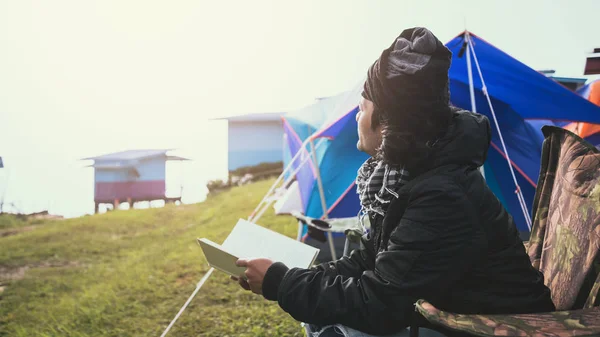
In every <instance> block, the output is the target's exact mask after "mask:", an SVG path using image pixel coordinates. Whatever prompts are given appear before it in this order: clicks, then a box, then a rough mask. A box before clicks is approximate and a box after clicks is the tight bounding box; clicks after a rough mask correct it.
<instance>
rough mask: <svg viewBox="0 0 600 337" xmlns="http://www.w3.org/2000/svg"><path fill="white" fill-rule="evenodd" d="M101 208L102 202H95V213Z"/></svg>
mask: <svg viewBox="0 0 600 337" xmlns="http://www.w3.org/2000/svg"><path fill="white" fill-rule="evenodd" d="M99 210H100V203H99V202H94V214H98V211H99Z"/></svg>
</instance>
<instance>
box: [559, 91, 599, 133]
mask: <svg viewBox="0 0 600 337" xmlns="http://www.w3.org/2000/svg"><path fill="white" fill-rule="evenodd" d="M588 100H589V101H590V102H592V103H594V104H596V105H598V106H600V81H595V82H593V83H592V84H591V88H590V95H589V97H588ZM565 129H567V130H569V131H571V132H573V133H575V134H577V135H578V136H579V137H581V138H586V137H589V136H591V135H593V134H595V133H598V132H600V124H590V123H571V124H568V125H566V126H565Z"/></svg>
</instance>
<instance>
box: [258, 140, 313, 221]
mask: <svg viewBox="0 0 600 337" xmlns="http://www.w3.org/2000/svg"><path fill="white" fill-rule="evenodd" d="M308 141H309V140H308V139H307V140H305V141H304V143H302V146H301V147H300V150H299V151H298V152H297V153H296V154H295V155H294V157H292V159H291V160H290V162H289V164H288V165H287V167H285V169H284V170H283V172H281V174H280V175H279V177H277V179H276V180H275V182H274V183H273V185H271V188H270V189H269V191H268V192H267V193H266V194H265V196H264V198H263V199H262V200H261V201H260V202H259V203H258V205H256V208H254V211H253V212H252V214H251V215H250V216H249V217H248V221H250V222H254V221H255V219H254V218H255V217H256V216H255V215H256V214H257V213H258V212H259V209H260V207H261V206H262V205H263V203H265V202H266V200H267V198H268V197H269V195H271V193H272V192H273V190H275V186H277V184H279V182H281V180H282V179H283V178H284V176H285V174H286V173H287V172H288V171H290V170H291V169H292V168H293V166H294V163H295V162H296V160H297V159H298V158H299V157H300V155H301V152H302V151H303V150H304V149H305V147H306V144H307V143H308ZM311 142H312V141H311ZM321 143H322V142H319V143H318V144H317V146H319V145H321ZM303 163H304V162H303ZM301 166H302V164H300V165H298V167H301ZM267 207H268V206H267Z"/></svg>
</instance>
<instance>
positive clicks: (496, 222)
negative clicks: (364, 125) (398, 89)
mask: <svg viewBox="0 0 600 337" xmlns="http://www.w3.org/2000/svg"><path fill="white" fill-rule="evenodd" d="M490 137H491V130H490V124H489V121H488V119H487V118H486V117H484V116H482V115H478V114H474V113H471V112H467V111H455V112H454V118H453V123H452V124H451V126H450V127H449V129H448V132H447V133H446V135H445V136H444V137H443V138H442V139H441V140H440V141H439V142H438V143H437V144H436V149H437V150H435V154H434V155H433V156H432V158H431V160H430V161H429V166H428V167H427V169H426V170H424V171H423V173H421V175H422V176H421V177H419V176H417V177H415V178H413V179H414V181H412V183H411V182H409V183H408V184H406V185H405V186H403V187H401V188H400V189H399V190H398V191H397V192H398V194H399V198H398V199H396V200H394V201H393V202H392V203H391V204H390V205H389V207H388V209H387V213H386V215H385V217H380V216H376V217H372V218H371V224H372V230H371V233H370V235H368V236H365V237H364V238H363V240H362V245H361V249H358V250H355V251H353V252H352V253H351V254H350V256H349V257H344V258H342V259H340V260H337V261H334V262H330V263H325V264H322V265H319V266H317V267H315V268H312V269H299V268H293V269H288V268H287V267H286V266H285V265H283V264H282V263H274V264H273V265H272V266H271V267H270V268H269V270H268V271H267V274H266V275H265V279H264V282H263V295H264V296H265V298H267V299H269V300H277V301H278V302H279V305H280V306H281V308H283V310H285V311H286V312H288V313H289V314H290V315H292V316H293V317H294V318H295V319H297V320H299V321H303V322H307V323H312V324H318V325H328V324H343V325H346V326H348V327H351V328H354V329H357V330H360V331H363V332H366V333H370V334H380V335H383V334H390V333H394V332H398V331H400V330H401V329H403V328H405V327H407V326H409V325H410V324H411V323H412V322H411V320H412V319H413V317H415V316H414V303H415V302H416V301H417V300H418V299H426V300H428V301H429V302H431V303H432V304H433V305H435V306H436V307H438V308H439V309H442V310H447V311H450V312H455V313H465V314H466V313H482V314H500V313H531V312H544V311H553V310H554V305H553V304H552V301H551V299H550V291H549V290H548V288H547V287H546V286H544V282H543V276H542V274H541V273H539V272H538V271H536V270H535V269H533V267H532V266H531V263H530V261H529V258H528V256H527V254H526V252H525V248H524V246H523V243H522V242H521V240H520V239H519V235H518V231H517V229H516V227H515V224H514V222H513V219H512V217H511V216H510V215H509V214H508V213H507V212H506V210H505V209H504V207H503V206H502V204H501V203H500V202H499V201H498V199H497V198H496V197H495V196H494V194H493V193H492V192H491V190H490V189H489V188H488V186H487V185H486V183H485V181H484V179H483V177H482V175H481V174H480V173H479V171H478V170H477V168H478V167H479V166H481V165H483V162H484V161H485V158H486V155H487V149H488V147H489V145H490ZM378 231H382V232H379V234H382V235H377V234H378ZM374 237H381V240H380V241H379V242H374V239H373V238H374Z"/></svg>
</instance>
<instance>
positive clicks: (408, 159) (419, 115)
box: [371, 74, 452, 172]
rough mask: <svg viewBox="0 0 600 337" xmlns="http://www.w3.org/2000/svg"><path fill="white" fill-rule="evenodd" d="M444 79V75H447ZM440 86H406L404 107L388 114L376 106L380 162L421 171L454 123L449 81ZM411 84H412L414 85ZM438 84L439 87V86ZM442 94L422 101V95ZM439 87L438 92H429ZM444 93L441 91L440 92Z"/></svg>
mask: <svg viewBox="0 0 600 337" xmlns="http://www.w3.org/2000/svg"><path fill="white" fill-rule="evenodd" d="M444 75H445V74H444ZM439 80H441V81H442V84H441V85H443V86H444V88H440V82H438V81H430V82H429V83H418V82H419V81H418V80H416V81H414V82H413V83H411V84H407V85H408V86H409V87H411V88H409V89H414V90H408V91H409V93H411V92H414V93H415V95H407V96H406V99H405V100H403V103H402V106H401V107H398V108H397V109H394V111H388V110H384V109H381V108H380V107H377V106H376V105H375V106H374V110H373V116H372V120H371V125H372V127H373V128H376V127H377V126H379V125H381V127H382V143H381V146H380V147H379V149H377V159H379V160H383V162H385V163H386V164H390V165H395V166H404V167H406V168H407V169H408V170H409V172H410V171H418V170H419V168H420V167H421V166H422V165H423V163H424V161H425V160H426V159H427V158H429V156H430V155H431V153H432V151H433V150H434V147H433V144H435V142H436V141H437V140H438V139H439V138H441V137H442V136H443V135H444V134H445V132H446V130H447V128H448V126H449V125H450V122H451V120H452V109H451V107H450V103H449V91H448V82H447V81H448V80H447V77H445V78H439ZM411 82H412V81H411ZM436 82H437V83H436ZM425 86H426V87H427V90H425V91H427V92H437V93H440V94H439V96H438V97H431V96H429V97H422V96H421V97H419V96H420V95H419V91H421V92H422V91H423V89H424V88H425ZM434 86H438V88H430V87H434ZM440 89H441V90H440Z"/></svg>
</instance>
